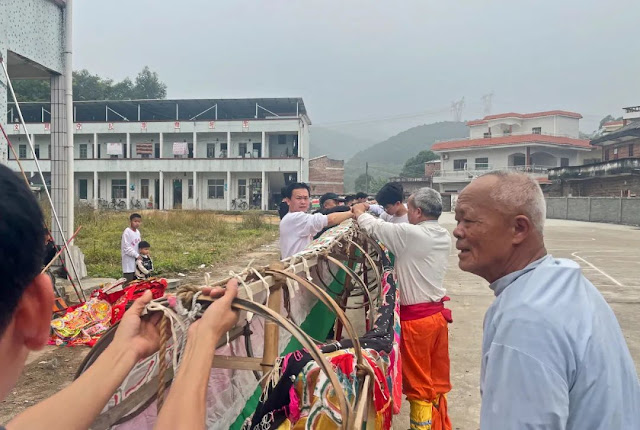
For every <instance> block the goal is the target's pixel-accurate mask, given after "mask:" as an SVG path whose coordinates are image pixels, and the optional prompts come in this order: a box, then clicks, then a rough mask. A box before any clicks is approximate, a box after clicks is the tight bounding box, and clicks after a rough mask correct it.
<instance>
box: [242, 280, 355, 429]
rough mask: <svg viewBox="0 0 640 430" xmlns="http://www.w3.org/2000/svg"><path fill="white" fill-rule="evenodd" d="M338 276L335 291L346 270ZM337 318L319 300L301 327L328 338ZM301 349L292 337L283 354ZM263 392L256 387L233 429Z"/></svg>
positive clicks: (251, 411)
mask: <svg viewBox="0 0 640 430" xmlns="http://www.w3.org/2000/svg"><path fill="white" fill-rule="evenodd" d="M336 278H337V279H338V280H337V281H336V280H333V282H332V283H331V285H329V288H330V289H331V290H333V291H342V289H343V288H344V280H345V273H344V271H342V270H340V271H339V272H338V273H337V274H336ZM327 293H329V294H330V295H331V296H332V297H333V298H335V294H333V293H331V292H330V291H327ZM335 320H336V316H335V315H334V314H333V311H331V310H330V309H329V308H328V307H326V306H325V305H324V303H322V302H320V301H318V302H317V303H316V304H315V306H314V307H313V308H311V312H309V315H307V318H306V319H305V320H304V321H303V322H302V324H301V325H300V328H302V330H303V331H304V332H305V333H307V334H308V335H309V336H311V337H312V338H314V339H319V340H322V339H326V338H327V335H328V334H329V331H330V330H331V328H332V327H333V325H334V323H335ZM299 349H302V345H301V344H300V342H298V340H297V339H296V338H294V337H292V338H291V340H290V341H289V343H288V344H287V347H286V348H285V349H284V352H283V355H286V354H289V353H290V352H293V351H297V350H299ZM261 393H262V387H258V388H256V391H255V392H254V393H253V395H252V396H251V398H250V399H249V400H247V404H246V405H245V407H244V409H242V412H241V413H240V415H239V416H238V418H237V419H236V421H235V422H234V423H233V424H232V425H231V427H230V429H231V430H240V429H241V428H242V423H244V421H245V420H246V419H247V418H248V417H250V416H251V415H252V414H253V412H254V411H255V410H256V408H257V407H258V403H259V401H260V394H261Z"/></svg>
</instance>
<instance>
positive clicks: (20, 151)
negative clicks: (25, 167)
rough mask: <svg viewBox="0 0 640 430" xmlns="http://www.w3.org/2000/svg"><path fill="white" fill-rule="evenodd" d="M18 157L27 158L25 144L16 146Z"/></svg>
mask: <svg viewBox="0 0 640 430" xmlns="http://www.w3.org/2000/svg"><path fill="white" fill-rule="evenodd" d="M18 157H20V158H27V145H20V146H19V147H18Z"/></svg>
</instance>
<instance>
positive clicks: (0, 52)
mask: <svg viewBox="0 0 640 430" xmlns="http://www.w3.org/2000/svg"><path fill="white" fill-rule="evenodd" d="M7 4H8V3H6V2H0V56H2V58H3V59H4V61H7V43H8V42H7V29H8V22H7V20H8V18H7V14H6V13H5V8H6V7H7ZM0 106H7V78H6V77H5V76H4V72H2V73H0ZM0 124H2V127H4V129H5V130H6V129H7V115H6V114H5V115H0ZM8 153H9V144H8V143H7V141H6V140H5V139H4V137H3V138H2V139H0V163H1V164H6V163H7V159H8Z"/></svg>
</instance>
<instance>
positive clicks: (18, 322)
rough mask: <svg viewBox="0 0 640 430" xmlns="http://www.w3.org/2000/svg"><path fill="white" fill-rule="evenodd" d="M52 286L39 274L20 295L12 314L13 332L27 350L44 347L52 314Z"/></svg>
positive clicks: (46, 278) (43, 275)
mask: <svg viewBox="0 0 640 430" xmlns="http://www.w3.org/2000/svg"><path fill="white" fill-rule="evenodd" d="M53 302H54V295H53V286H52V285H51V279H50V278H49V277H48V276H47V275H46V274H39V275H38V276H36V278H35V279H34V280H33V281H32V282H31V284H29V286H28V287H27V289H26V290H25V291H24V294H22V298H21V299H20V302H19V303H18V307H17V308H16V312H15V314H14V319H15V330H16V333H19V334H20V336H21V338H22V342H23V343H24V346H25V347H26V348H27V349H29V350H32V351H33V350H38V349H41V348H42V347H44V346H45V345H46V343H47V340H48V338H49V330H50V327H51V314H52V312H53Z"/></svg>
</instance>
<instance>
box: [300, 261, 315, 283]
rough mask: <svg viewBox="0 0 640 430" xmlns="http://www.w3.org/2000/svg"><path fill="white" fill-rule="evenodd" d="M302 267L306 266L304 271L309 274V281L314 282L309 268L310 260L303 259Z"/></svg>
mask: <svg viewBox="0 0 640 430" xmlns="http://www.w3.org/2000/svg"><path fill="white" fill-rule="evenodd" d="M302 267H303V268H304V273H305V274H306V275H307V281H309V282H312V281H313V278H312V277H311V271H310V270H309V262H308V261H307V259H306V258H303V259H302Z"/></svg>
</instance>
